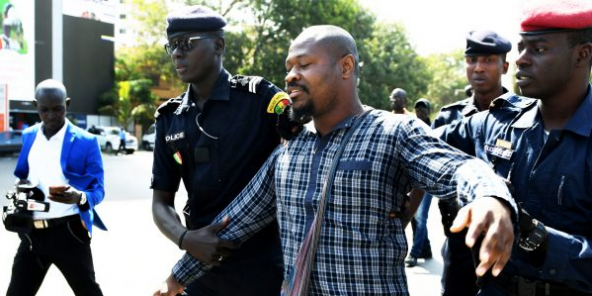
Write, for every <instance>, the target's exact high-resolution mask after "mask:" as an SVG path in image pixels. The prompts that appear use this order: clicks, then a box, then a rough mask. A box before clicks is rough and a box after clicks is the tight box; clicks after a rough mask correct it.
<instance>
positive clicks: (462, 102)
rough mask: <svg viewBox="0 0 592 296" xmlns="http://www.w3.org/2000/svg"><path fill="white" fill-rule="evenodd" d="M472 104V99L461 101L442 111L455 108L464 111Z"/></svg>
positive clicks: (449, 105)
mask: <svg viewBox="0 0 592 296" xmlns="http://www.w3.org/2000/svg"><path fill="white" fill-rule="evenodd" d="M470 103H471V99H470V98H468V99H464V100H460V101H457V102H454V103H452V104H448V105H446V106H444V107H442V109H441V111H444V110H448V109H453V108H460V109H463V108H464V107H466V106H467V105H469V104H470Z"/></svg>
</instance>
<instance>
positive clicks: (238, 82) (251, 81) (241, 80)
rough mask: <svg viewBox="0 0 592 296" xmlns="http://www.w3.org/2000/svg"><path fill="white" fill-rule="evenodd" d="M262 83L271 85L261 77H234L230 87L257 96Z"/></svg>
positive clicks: (231, 79)
mask: <svg viewBox="0 0 592 296" xmlns="http://www.w3.org/2000/svg"><path fill="white" fill-rule="evenodd" d="M261 82H266V83H269V82H268V81H267V80H265V79H263V77H261V76H247V75H234V76H232V78H230V87H231V88H235V89H239V90H242V91H245V92H250V93H254V94H256V93H257V90H258V89H259V88H258V86H259V85H261V84H262V83H261Z"/></svg>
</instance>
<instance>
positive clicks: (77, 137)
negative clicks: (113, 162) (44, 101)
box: [14, 120, 107, 234]
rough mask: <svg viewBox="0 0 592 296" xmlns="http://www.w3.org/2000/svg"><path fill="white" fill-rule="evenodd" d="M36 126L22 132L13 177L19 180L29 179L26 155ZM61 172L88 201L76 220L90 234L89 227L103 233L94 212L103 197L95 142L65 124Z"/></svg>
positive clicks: (98, 152) (101, 169)
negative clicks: (80, 220) (86, 208)
mask: <svg viewBox="0 0 592 296" xmlns="http://www.w3.org/2000/svg"><path fill="white" fill-rule="evenodd" d="M40 126H41V124H40V123H38V124H36V125H34V126H31V127H29V128H27V129H25V130H24V131H23V135H22V141H23V148H22V149H21V153H20V154H19V158H18V161H17V163H16V169H15V170H14V175H15V176H16V177H17V178H20V179H27V178H28V176H29V161H28V159H29V152H30V151H31V147H32V146H33V142H34V141H35V137H36V135H37V131H38V130H39V127H40ZM60 163H61V165H62V172H63V173H64V176H65V177H66V179H68V180H69V185H70V186H73V187H74V188H76V189H77V190H80V191H84V192H85V194H86V198H87V199H88V201H87V202H88V206H89V208H88V210H86V211H83V210H82V209H81V210H80V217H81V218H82V220H83V221H84V224H85V225H86V227H87V228H88V231H89V232H90V233H91V234H92V226H93V224H94V225H96V226H97V227H99V228H100V229H103V230H107V228H106V227H105V224H103V221H101V218H99V215H98V214H97V212H96V211H95V210H94V207H95V206H96V205H98V204H99V203H100V202H101V201H103V198H104V197H105V189H104V172H103V158H102V156H101V150H100V148H99V142H98V140H97V138H96V137H95V136H93V135H91V134H89V133H87V132H86V131H84V130H83V129H81V128H79V127H77V126H75V125H73V124H72V123H70V122H69V121H67V120H66V133H65V135H64V143H63V145H62V155H61V158H60Z"/></svg>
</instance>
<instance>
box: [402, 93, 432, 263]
mask: <svg viewBox="0 0 592 296" xmlns="http://www.w3.org/2000/svg"><path fill="white" fill-rule="evenodd" d="M414 109H415V116H417V118H418V119H420V120H421V121H423V122H424V123H425V124H427V125H428V126H429V125H431V123H432V122H431V120H430V112H431V109H430V101H428V100H427V99H425V98H421V99H419V100H417V101H415V104H414ZM414 194H417V193H415V192H414V191H412V193H410V194H409V196H410V197H411V198H413V196H414ZM419 196H420V197H421V195H419ZM431 202H432V196H431V195H430V194H429V193H424V194H423V198H422V201H421V203H420V204H419V207H418V208H417V212H416V213H415V215H413V218H412V219H411V230H412V232H413V242H412V245H411V251H410V252H409V255H408V256H407V258H406V259H405V264H407V267H414V266H416V265H417V259H419V258H422V259H431V258H432V247H431V245H430V239H429V238H428V227H427V222H428V211H429V210H430V204H431Z"/></svg>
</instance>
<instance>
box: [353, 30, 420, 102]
mask: <svg viewBox="0 0 592 296" xmlns="http://www.w3.org/2000/svg"><path fill="white" fill-rule="evenodd" d="M366 47H367V54H366V55H365V57H364V59H363V63H364V64H363V67H362V75H361V79H360V86H359V87H360V94H361V99H362V101H363V102H364V103H365V104H367V105H371V106H374V107H375V108H379V109H385V110H390V102H389V99H388V98H389V95H390V93H391V91H392V90H393V89H394V88H397V87H399V88H402V89H404V90H405V91H407V96H408V98H409V99H408V102H407V104H408V105H409V106H411V105H412V104H413V101H415V100H417V99H419V96H420V94H422V93H425V92H426V90H427V86H428V82H429V80H430V76H429V74H428V72H427V67H426V64H425V63H424V61H423V60H422V59H421V57H419V56H418V55H417V53H416V52H415V49H414V48H413V47H412V46H411V44H410V43H409V39H408V37H407V33H406V31H405V28H404V26H403V25H401V24H396V23H395V24H388V23H384V24H380V23H379V24H377V25H376V26H375V28H374V32H373V34H372V37H371V38H369V40H367V41H366Z"/></svg>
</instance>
